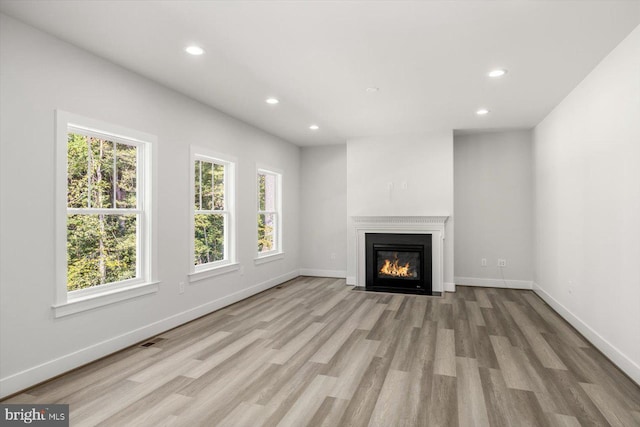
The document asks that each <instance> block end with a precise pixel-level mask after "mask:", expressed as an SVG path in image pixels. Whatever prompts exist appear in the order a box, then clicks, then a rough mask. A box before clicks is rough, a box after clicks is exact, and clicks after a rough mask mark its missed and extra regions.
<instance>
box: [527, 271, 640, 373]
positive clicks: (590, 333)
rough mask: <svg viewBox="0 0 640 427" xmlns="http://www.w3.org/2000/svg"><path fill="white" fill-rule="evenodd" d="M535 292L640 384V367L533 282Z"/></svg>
mask: <svg viewBox="0 0 640 427" xmlns="http://www.w3.org/2000/svg"><path fill="white" fill-rule="evenodd" d="M533 291H534V292H535V293H536V294H537V295H538V296H539V297H540V298H542V299H543V300H544V301H545V302H546V303H547V304H549V305H550V306H551V307H552V308H553V309H554V310H555V311H556V312H558V314H560V316H562V317H563V318H564V320H566V321H567V322H569V323H570V324H571V326H573V327H574V328H576V329H577V330H578V332H580V333H581V334H582V335H584V336H585V338H587V339H588V340H589V341H590V342H591V344H593V345H594V346H595V347H596V348H597V349H598V350H600V351H601V352H602V353H604V355H605V356H607V357H608V358H609V359H610V360H611V361H612V362H613V363H614V364H615V365H616V366H618V368H620V369H621V370H622V371H623V372H624V373H625V374H627V375H629V377H631V379H633V380H634V381H635V382H636V383H637V384H640V366H638V364H637V363H635V362H634V361H633V360H631V359H630V358H629V357H627V355H625V354H624V353H622V352H621V351H620V350H619V349H618V348H617V347H616V346H614V345H613V344H611V343H610V342H609V341H607V340H606V339H605V338H604V337H602V335H600V334H599V333H597V332H596V331H594V330H593V329H592V328H591V327H590V326H589V325H587V324H586V323H585V322H583V321H582V319H580V318H579V317H578V316H576V315H575V314H573V313H572V312H571V311H570V310H569V309H568V308H567V307H565V306H564V305H562V304H561V303H560V302H559V301H558V300H556V299H555V298H553V297H552V296H551V295H549V294H548V293H547V292H546V291H545V290H544V289H542V288H541V287H540V286H539V285H538V284H537V283H535V282H533Z"/></svg>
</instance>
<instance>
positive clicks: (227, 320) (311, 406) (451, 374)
mask: <svg viewBox="0 0 640 427" xmlns="http://www.w3.org/2000/svg"><path fill="white" fill-rule="evenodd" d="M457 289H458V292H456V293H445V294H444V295H443V296H442V297H428V296H420V295H406V294H401V295H400V294H395V295H394V294H388V293H373V292H366V291H365V292H363V291H353V290H352V288H351V287H349V286H346V285H345V281H344V279H329V278H316V277H300V278H298V279H294V280H291V281H289V282H287V283H284V284H282V285H279V286H277V287H274V288H272V289H269V290H267V291H265V292H263V293H260V294H258V295H255V296H253V297H251V298H248V299H246V300H244V301H240V302H238V303H236V304H233V305H231V306H229V307H227V308H224V309H221V310H218V311H216V312H214V313H211V314H209V315H207V316H203V317H202V318H199V319H196V320H194V321H192V322H189V323H187V324H185V325H183V326H180V327H178V328H174V329H172V330H169V331H166V332H164V333H162V334H159V335H157V336H155V337H151V338H149V339H148V340H147V342H148V343H151V344H152V345H151V346H148V347H142V346H140V345H137V346H132V347H130V348H128V349H125V350H123V351H121V352H119V353H116V354H114V355H111V356H109V357H106V358H104V359H101V360H98V361H96V362H94V363H92V364H89V365H86V366H84V367H81V368H79V369H77V370H74V371H72V372H70V373H68V374H65V375H63V376H61V377H59V378H56V379H54V380H51V381H49V382H47V383H45V384H41V385H39V386H36V387H34V388H32V389H31V390H26V391H24V392H22V393H20V394H18V395H16V396H13V397H11V398H9V399H6V400H5V401H4V403H25V404H32V403H47V404H51V403H67V404H69V405H70V414H71V422H72V425H74V426H95V425H100V426H127V425H135V426H136V427H138V426H154V427H157V426H163V425H167V426H170V425H171V426H209V425H216V426H218V425H222V426H234V427H236V426H251V427H260V426H264V427H272V426H277V425H292V426H293V425H295V426H303V425H309V426H327V427H328V426H332V427H333V426H358V427H363V426H367V425H372V426H373V425H384V426H392V427H402V426H405V427H416V426H427V427H429V426H457V425H460V426H482V425H490V426H498V427H501V426H514V427H523V426H547V425H549V426H577V425H580V426H607V425H612V426H640V387H638V385H637V384H635V383H634V382H633V381H631V380H630V379H629V378H628V377H627V376H626V375H624V373H622V372H621V371H620V370H619V369H618V368H616V367H615V365H613V364H612V363H611V362H610V361H609V360H608V359H606V357H605V356H604V355H603V354H602V353H600V352H599V351H598V350H597V349H595V348H594V347H593V346H592V345H591V344H590V343H589V342H588V340H586V339H585V338H584V337H582V336H581V335H580V334H579V333H578V332H577V331H576V330H575V329H573V328H572V327H571V326H570V325H568V324H567V323H566V322H565V321H564V320H563V319H562V318H561V317H560V316H559V315H558V314H557V313H555V312H554V311H553V310H552V309H551V308H550V307H549V306H547V305H546V304H545V303H544V302H543V301H542V300H541V299H540V298H538V297H537V296H536V295H535V294H534V293H533V292H531V291H526V290H513V289H498V288H472V287H457Z"/></svg>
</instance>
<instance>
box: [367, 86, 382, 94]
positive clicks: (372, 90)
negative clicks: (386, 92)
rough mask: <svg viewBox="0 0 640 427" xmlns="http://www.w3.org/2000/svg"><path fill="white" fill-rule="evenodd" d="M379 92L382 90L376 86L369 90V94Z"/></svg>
mask: <svg viewBox="0 0 640 427" xmlns="http://www.w3.org/2000/svg"><path fill="white" fill-rule="evenodd" d="M379 90H380V88H379V87H375V86H371V87H368V88H367V92H369V93H373V92H377V91H379Z"/></svg>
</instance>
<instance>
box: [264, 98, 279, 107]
mask: <svg viewBox="0 0 640 427" xmlns="http://www.w3.org/2000/svg"><path fill="white" fill-rule="evenodd" d="M264 102H266V103H267V104H271V105H276V104H277V103H278V102H280V101H278V98H267V99H266V100H265V101H264Z"/></svg>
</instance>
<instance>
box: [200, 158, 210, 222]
mask: <svg viewBox="0 0 640 427" xmlns="http://www.w3.org/2000/svg"><path fill="white" fill-rule="evenodd" d="M200 171H201V173H202V188H201V190H202V210H206V211H209V210H211V209H213V198H212V195H213V165H212V164H211V163H209V162H202V163H201V165H200Z"/></svg>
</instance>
